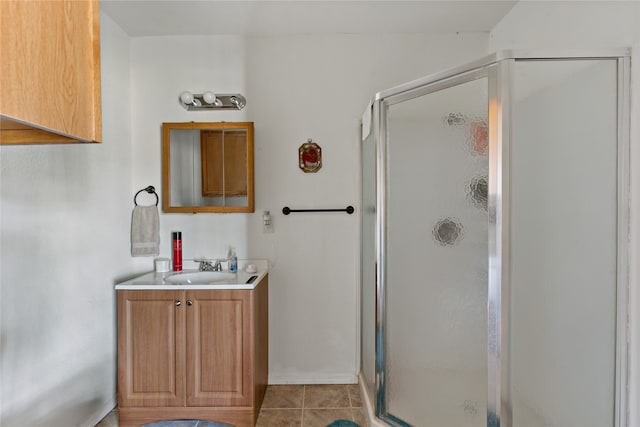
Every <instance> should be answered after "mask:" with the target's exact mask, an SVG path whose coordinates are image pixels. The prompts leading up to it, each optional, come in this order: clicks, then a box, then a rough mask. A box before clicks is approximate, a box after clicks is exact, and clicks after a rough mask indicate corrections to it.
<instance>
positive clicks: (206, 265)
mask: <svg viewBox="0 0 640 427" xmlns="http://www.w3.org/2000/svg"><path fill="white" fill-rule="evenodd" d="M194 261H195V262H198V263H200V266H199V267H198V270H200V271H222V264H220V262H221V261H223V260H219V259H194Z"/></svg>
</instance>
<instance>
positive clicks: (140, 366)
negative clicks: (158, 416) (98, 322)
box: [118, 291, 185, 406]
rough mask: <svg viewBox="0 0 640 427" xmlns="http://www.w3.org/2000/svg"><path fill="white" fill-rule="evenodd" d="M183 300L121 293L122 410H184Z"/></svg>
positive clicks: (171, 294) (151, 293)
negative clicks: (168, 407)
mask: <svg viewBox="0 0 640 427" xmlns="http://www.w3.org/2000/svg"><path fill="white" fill-rule="evenodd" d="M180 294H181V292H178V293H177V292H175V291H172V292H164V291H120V292H119V293H118V322H119V325H118V346H119V348H118V364H119V366H120V369H119V370H118V371H119V375H118V394H119V398H120V405H122V406H183V405H184V372H185V369H184V318H185V315H184V311H185V307H184V304H183V299H181V295H180ZM182 294H183V293H182ZM176 301H181V304H180V305H176ZM123 368H124V369H123Z"/></svg>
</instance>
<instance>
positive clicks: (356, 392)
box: [347, 384, 362, 408]
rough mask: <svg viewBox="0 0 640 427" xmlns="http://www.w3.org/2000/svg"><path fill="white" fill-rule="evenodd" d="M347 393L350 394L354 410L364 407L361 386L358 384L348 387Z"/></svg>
mask: <svg viewBox="0 0 640 427" xmlns="http://www.w3.org/2000/svg"><path fill="white" fill-rule="evenodd" d="M347 391H348V392H349V400H350V401H351V406H352V407H353V408H359V407H361V406H362V399H361V398H360V386H359V385H358V384H349V385H347Z"/></svg>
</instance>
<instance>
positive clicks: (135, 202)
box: [133, 185, 160, 206]
mask: <svg viewBox="0 0 640 427" xmlns="http://www.w3.org/2000/svg"><path fill="white" fill-rule="evenodd" d="M143 191H146V192H147V193H149V194H153V195H154V196H156V206H158V202H159V201H160V199H159V198H158V193H156V188H155V187H154V186H153V185H150V186H148V187H147V188H143V189H142V190H140V191H138V192H137V193H136V195H135V196H133V204H135V205H136V206H138V202H137V201H136V198H137V197H138V194H140V193H142V192H143Z"/></svg>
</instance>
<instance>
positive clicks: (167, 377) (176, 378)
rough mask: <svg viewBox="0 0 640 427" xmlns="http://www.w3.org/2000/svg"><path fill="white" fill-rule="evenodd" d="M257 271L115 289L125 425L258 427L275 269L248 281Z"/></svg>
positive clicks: (144, 281)
mask: <svg viewBox="0 0 640 427" xmlns="http://www.w3.org/2000/svg"><path fill="white" fill-rule="evenodd" d="M181 274H185V277H189V276H187V274H191V273H190V272H184V273H181ZM196 275H197V273H196ZM251 276H252V275H251V274H247V273H244V272H240V273H238V274H237V275H235V276H234V277H235V279H234V280H235V283H234V281H232V280H229V279H226V278H224V279H223V278H221V279H220V280H218V281H215V280H213V281H212V282H210V283H195V284H194V283H184V284H181V283H175V282H173V283H172V282H170V281H167V280H166V279H167V278H168V277H174V278H175V277H176V275H175V274H172V273H148V274H146V275H144V276H141V277H139V278H136V279H132V280H129V281H127V282H124V283H122V284H119V285H117V286H116V291H117V296H118V406H119V422H120V424H119V425H120V427H133V426H140V425H143V424H147V423H151V422H155V421H161V420H179V419H201V420H210V421H218V422H222V423H226V424H230V425H232V426H236V427H249V426H254V425H255V422H256V419H257V417H258V413H259V411H260V406H261V404H262V400H263V398H264V393H265V389H266V386H267V376H268V364H267V362H268V274H267V272H266V271H261V272H258V273H256V274H254V276H257V277H256V279H254V281H253V282H252V283H246V282H247V281H248V278H250V277H251ZM221 277H223V276H221ZM207 280H209V279H207ZM189 281H191V280H189ZM194 282H195V281H194Z"/></svg>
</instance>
